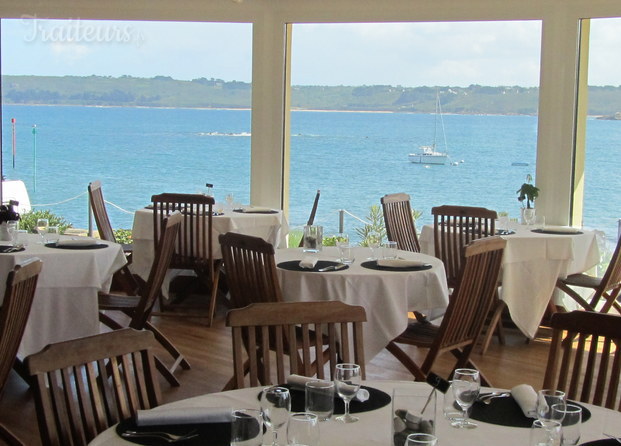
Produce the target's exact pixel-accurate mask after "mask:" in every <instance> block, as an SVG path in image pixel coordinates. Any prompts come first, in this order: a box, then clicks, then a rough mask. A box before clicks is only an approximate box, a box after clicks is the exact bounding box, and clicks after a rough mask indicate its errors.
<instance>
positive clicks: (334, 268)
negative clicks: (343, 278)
mask: <svg viewBox="0 0 621 446" xmlns="http://www.w3.org/2000/svg"><path fill="white" fill-rule="evenodd" d="M343 268H347V265H345V264H344V263H339V264H338V265H330V266H326V267H325V268H319V269H318V270H317V271H319V272H320V273H324V272H326V271H338V270H340V269H343Z"/></svg>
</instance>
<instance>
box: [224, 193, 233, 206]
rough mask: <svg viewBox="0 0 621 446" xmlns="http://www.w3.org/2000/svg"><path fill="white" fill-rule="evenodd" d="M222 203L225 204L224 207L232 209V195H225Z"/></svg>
mask: <svg viewBox="0 0 621 446" xmlns="http://www.w3.org/2000/svg"><path fill="white" fill-rule="evenodd" d="M224 201H225V202H226V205H227V206H228V208H229V209H233V201H235V199H234V198H233V194H226V196H225V197H224Z"/></svg>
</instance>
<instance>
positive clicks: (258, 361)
mask: <svg viewBox="0 0 621 446" xmlns="http://www.w3.org/2000/svg"><path fill="white" fill-rule="evenodd" d="M365 321H366V313H365V310H364V308H363V307H359V306H352V305H347V304H344V303H343V302H340V301H328V302H279V303H256V304H251V305H249V306H247V307H244V308H238V309H234V310H231V311H229V312H228V314H227V318H226V324H227V326H229V327H232V329H233V363H234V364H233V367H234V380H235V386H236V387H237V388H242V387H246V382H245V381H246V380H245V379H244V375H245V370H244V368H245V365H246V364H249V373H248V380H247V385H249V386H251V387H252V386H257V385H259V384H261V385H267V384H282V383H284V382H285V379H286V377H287V376H288V375H289V374H293V373H295V374H300V375H303V376H315V375H316V376H317V377H318V378H320V379H325V378H329V379H333V378H334V370H335V367H336V364H337V363H339V362H353V363H356V364H359V365H360V367H361V369H362V376H363V378H364V376H365V375H364V370H365V368H364V367H365V361H364V348H363V345H364V344H363V336H362V323H363V322H365ZM296 327H298V328H297V330H298V331H299V330H300V329H301V332H302V333H301V336H300V335H299V334H297V335H296ZM300 327H301V328H300ZM312 332H316V333H324V334H325V336H327V337H328V342H327V349H328V350H327V352H325V351H324V341H323V340H322V339H321V336H313V335H312ZM298 339H301V341H298ZM312 340H315V342H312ZM299 342H301V344H300V343H299ZM288 352H296V354H291V355H290V354H288ZM287 356H288V357H289V360H287V359H286V357H287ZM326 356H327V357H328V359H326ZM326 367H327V368H328V372H327V373H326V371H325V368H326ZM326 375H327V376H326Z"/></svg>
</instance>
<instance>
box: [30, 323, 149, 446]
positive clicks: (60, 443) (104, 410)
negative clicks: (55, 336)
mask: <svg viewBox="0 0 621 446" xmlns="http://www.w3.org/2000/svg"><path fill="white" fill-rule="evenodd" d="M154 344H155V339H154V337H153V333H151V332H148V331H136V330H132V329H125V330H117V331H113V332H109V333H102V334H99V335H95V336H89V337H84V338H78V339H73V340H70V341H65V342H60V343H57V344H51V345H48V346H47V347H45V348H44V349H43V350H41V351H40V352H39V353H35V354H33V355H30V356H29V357H27V358H26V366H27V368H28V372H29V373H30V374H31V375H32V377H33V378H34V388H33V390H34V396H35V407H36V411H37V419H38V423H39V431H40V434H41V440H42V443H43V445H44V446H69V445H73V446H79V445H86V444H87V443H89V442H90V441H91V440H92V439H93V438H95V437H96V436H97V434H99V433H100V432H102V431H104V430H105V429H107V428H108V427H110V426H112V425H114V424H116V423H118V422H119V421H121V420H123V419H125V418H129V417H132V416H134V415H136V412H137V411H138V410H139V409H151V408H153V407H155V406H157V405H158V404H159V402H160V389H159V383H158V381H157V376H156V372H155V367H154V363H153V355H152V353H151V349H152V348H153V347H154Z"/></svg>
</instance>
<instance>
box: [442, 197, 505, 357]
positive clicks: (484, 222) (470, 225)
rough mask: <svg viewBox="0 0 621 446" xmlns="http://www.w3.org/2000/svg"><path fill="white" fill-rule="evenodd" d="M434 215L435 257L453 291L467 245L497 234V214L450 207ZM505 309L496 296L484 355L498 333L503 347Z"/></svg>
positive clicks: (469, 208) (485, 338)
mask: <svg viewBox="0 0 621 446" xmlns="http://www.w3.org/2000/svg"><path fill="white" fill-rule="evenodd" d="M431 213H432V215H433V232H434V249H435V255H436V257H438V258H439V259H441V260H442V262H443V263H444V268H445V270H446V278H447V281H448V286H449V287H450V288H454V287H455V286H456V285H457V281H458V279H459V273H460V270H461V264H462V263H463V259H464V250H465V248H466V246H467V245H468V243H470V242H472V241H473V240H477V239H480V238H483V237H490V236H493V235H495V233H496V219H497V218H498V214H497V213H496V211H492V210H490V209H486V208H479V207H471V206H451V205H444V206H438V207H434V208H432V209H431ZM505 307H506V305H505V303H504V302H503V301H502V300H500V299H499V297H498V294H496V295H495V297H494V304H493V306H492V310H491V312H490V315H489V318H488V319H489V320H488V328H487V330H486V333H485V335H484V336H483V337H482V340H481V352H482V353H483V354H485V353H486V352H487V349H488V347H489V345H490V343H491V341H492V336H493V335H494V332H496V333H497V334H498V340H499V342H500V343H501V344H504V342H505V337H504V330H503V326H502V320H501V317H502V313H503V311H504V309H505Z"/></svg>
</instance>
